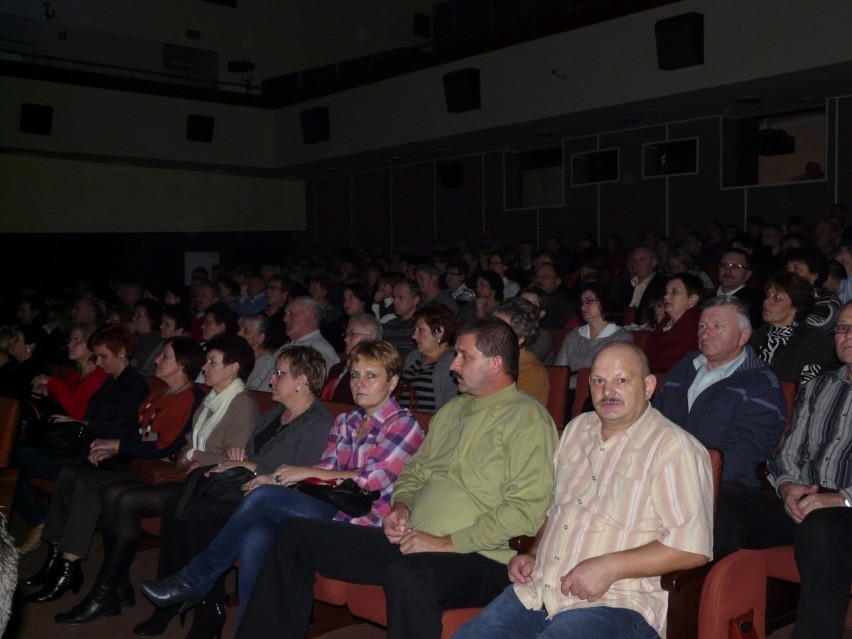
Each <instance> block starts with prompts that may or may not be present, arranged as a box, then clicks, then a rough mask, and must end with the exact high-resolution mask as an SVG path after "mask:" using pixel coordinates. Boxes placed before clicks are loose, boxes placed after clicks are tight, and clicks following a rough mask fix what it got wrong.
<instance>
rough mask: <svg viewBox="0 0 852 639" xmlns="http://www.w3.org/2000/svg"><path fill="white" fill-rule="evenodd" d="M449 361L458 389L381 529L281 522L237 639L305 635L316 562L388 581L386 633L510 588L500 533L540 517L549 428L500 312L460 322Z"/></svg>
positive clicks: (431, 629) (413, 628) (349, 575)
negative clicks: (522, 383)
mask: <svg viewBox="0 0 852 639" xmlns="http://www.w3.org/2000/svg"><path fill="white" fill-rule="evenodd" d="M451 370H452V371H453V374H454V375H455V376H456V377H457V378H458V382H459V389H460V390H461V391H462V392H463V393H464V394H463V395H460V396H459V397H456V398H455V399H453V400H451V401H450V402H448V403H447V404H446V405H445V406H444V407H443V408H442V409H441V410H440V411H439V412H438V413H437V414H436V415H435V417H433V418H432V421H431V423H430V427H429V434H428V436H427V437H426V441H425V442H424V443H423V445H422V446H421V447H420V450H419V451H418V452H417V453H416V454H415V455H414V456H413V457H412V458H411V459H410V461H409V464H408V466H407V467H406V469H405V470H404V471H403V472H402V474H401V475H400V476H399V478H398V479H397V481H396V483H395V484H394V495H393V509H392V510H391V512H390V514H388V516H387V517H385V519H384V522H383V530H379V529H378V528H370V527H364V526H353V525H351V524H347V523H341V522H334V521H327V520H313V519H292V520H288V521H287V522H286V523H285V524H283V525H281V526H280V527H279V529H278V531H279V543H276V544H275V545H274V546H273V547H272V549H271V550H270V552H269V555H268V557H267V559H268V561H267V562H266V565H265V566H264V568H263V570H262V572H261V574H260V576H259V578H258V582H257V585H256V587H255V589H254V591H253V593H252V597H251V599H250V600H249V602H248V604H247V606H246V608H245V612H244V614H243V617H242V620H241V623H240V625H239V628H238V629H237V637H238V639H239V638H249V637H250V638H251V639H258V638H264V637H270V638H271V637H276V638H278V637H293V638H298V639H302V638H303V637H304V636H305V631H306V630H307V627H308V621H309V619H310V614H311V606H312V603H313V575H314V573H315V572H317V571H318V572H319V573H321V574H322V575H325V576H326V577H330V578H333V579H342V580H344V581H350V582H354V583H362V584H377V585H382V586H384V589H385V596H386V599H387V610H388V638H389V639H394V638H402V637H405V638H406V639H412V638H415V639H417V638H421V637H422V638H424V639H426V638H429V639H438V638H439V637H440V636H441V615H442V612H443V611H444V610H446V609H451V608H464V607H473V606H483V605H485V604H487V603H488V602H489V601H490V600H491V599H493V598H494V597H496V596H497V595H498V594H500V592H501V591H502V590H503V589H504V588H505V587H506V586H507V585H508V583H509V581H508V575H507V568H506V564H507V563H508V562H509V559H510V558H511V557H512V555H513V554H514V553H513V551H512V550H510V548H509V546H508V540H509V539H510V538H511V537H514V536H517V535H532V534H535V532H536V531H537V530H538V528H539V526H541V524H542V522H543V520H544V513H545V509H546V508H547V505H548V502H549V500H550V494H551V490H552V488H553V463H552V460H553V452H554V448H555V444H556V430H555V427H554V424H553V420H552V419H551V418H550V415H549V414H548V413H547V410H546V409H545V407H544V406H542V405H541V403H540V402H538V401H536V400H535V399H533V398H531V397H530V396H529V395H526V394H525V393H520V392H518V390H517V389H516V388H515V380H516V378H517V373H518V341H517V337H516V336H515V334H514V332H513V331H512V329H511V328H510V327H509V325H508V324H506V323H505V322H503V321H502V320H499V319H497V318H493V317H489V318H483V319H481V320H477V321H476V322H474V323H473V324H471V325H470V326H468V327H466V328H465V329H463V330H462V331H461V332H460V334H459V336H458V339H457V340H456V357H455V360H454V361H453V364H452V366H451Z"/></svg>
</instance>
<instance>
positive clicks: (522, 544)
mask: <svg viewBox="0 0 852 639" xmlns="http://www.w3.org/2000/svg"><path fill="white" fill-rule="evenodd" d="M534 541H535V537H530V536H529V535H518V536H517V537H512V538H511V539H510V540H509V548H511V549H512V550H514V551H516V552H517V553H518V554H519V555H522V554H524V553H527V552H529V551H530V548H532V545H533V542H534Z"/></svg>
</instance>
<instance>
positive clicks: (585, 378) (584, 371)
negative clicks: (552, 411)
mask: <svg viewBox="0 0 852 639" xmlns="http://www.w3.org/2000/svg"><path fill="white" fill-rule="evenodd" d="M591 372H592V369H591V368H581V369H580V370H578V371H577V388H576V390H575V391H574V403H573V404H572V405H571V418H572V419H573V418H574V417H576V416H577V415H579V414H580V413H582V412H583V404H585V403H586V400H587V399H589V394H590V391H589V375H590V374H591Z"/></svg>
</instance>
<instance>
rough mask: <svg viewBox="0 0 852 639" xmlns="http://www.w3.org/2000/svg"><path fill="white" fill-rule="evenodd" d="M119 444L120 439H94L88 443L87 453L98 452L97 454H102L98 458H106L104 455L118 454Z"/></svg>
mask: <svg viewBox="0 0 852 639" xmlns="http://www.w3.org/2000/svg"><path fill="white" fill-rule="evenodd" d="M120 444H121V440H120V439H96V440H95V441H93V442H92V443H91V444H89V454H90V455H91V454H93V453H98V455H103V456H101V457H100V459H106V457H112V456H113V455H118V447H119V445H120Z"/></svg>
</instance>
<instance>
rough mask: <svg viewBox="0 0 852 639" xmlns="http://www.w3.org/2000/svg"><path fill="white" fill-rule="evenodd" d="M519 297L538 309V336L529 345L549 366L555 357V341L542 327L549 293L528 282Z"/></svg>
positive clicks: (548, 303) (543, 362) (540, 359)
mask: <svg viewBox="0 0 852 639" xmlns="http://www.w3.org/2000/svg"><path fill="white" fill-rule="evenodd" d="M519 297H522V298H523V299H525V300H526V301H528V302H529V303H530V304H532V305H533V306H535V307H536V308H537V309H538V325H539V329H540V330H539V331H538V337H536V338H535V341H534V342H532V344H531V345H530V347H529V348H530V350H531V351H532V352H533V353H534V354H535V356H536V357H537V358H538V361H540V362H541V363H542V364H544V365H545V366H551V365H552V364H553V362H554V360H555V359H556V342H555V341H554V339H553V335H552V334H551V332H550V331H549V330H547V329H545V328H544V318H545V317H547V309H548V306H549V305H550V295H548V294H547V293H546V292H545V290H544V289H543V288H541V287H540V286H539V285H538V284H530V285H529V286H527V287H526V288H525V289H524V290H523V291H521V293H520V295H519Z"/></svg>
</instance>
